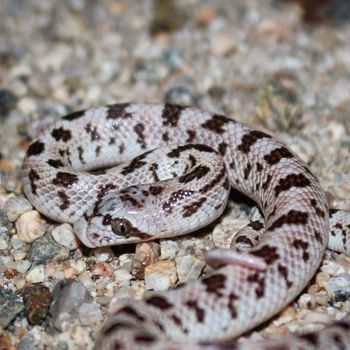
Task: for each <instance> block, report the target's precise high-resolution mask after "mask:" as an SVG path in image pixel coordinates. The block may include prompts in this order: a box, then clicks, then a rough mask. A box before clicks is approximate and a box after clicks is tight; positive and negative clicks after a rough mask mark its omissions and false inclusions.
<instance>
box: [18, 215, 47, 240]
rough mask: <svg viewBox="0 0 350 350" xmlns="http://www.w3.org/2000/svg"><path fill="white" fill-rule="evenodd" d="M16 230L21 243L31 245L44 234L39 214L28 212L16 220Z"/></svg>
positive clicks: (43, 225) (44, 226) (44, 228)
mask: <svg viewBox="0 0 350 350" xmlns="http://www.w3.org/2000/svg"><path fill="white" fill-rule="evenodd" d="M16 230H17V234H18V237H19V238H20V239H21V240H22V241H24V242H26V243H31V242H33V241H34V240H35V239H37V238H38V237H41V236H42V235H43V234H44V233H45V230H46V225H45V224H44V222H43V221H42V220H41V217H40V214H39V212H37V211H36V210H30V211H27V212H26V213H23V214H22V215H21V216H20V217H19V218H18V220H17V221H16Z"/></svg>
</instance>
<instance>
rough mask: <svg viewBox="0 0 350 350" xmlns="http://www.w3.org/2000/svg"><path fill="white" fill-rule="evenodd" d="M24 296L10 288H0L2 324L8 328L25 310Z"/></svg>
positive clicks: (0, 318)
mask: <svg viewBox="0 0 350 350" xmlns="http://www.w3.org/2000/svg"><path fill="white" fill-rule="evenodd" d="M23 309H24V305H23V300H22V297H21V296H19V295H18V294H14V293H13V292H11V291H10V290H7V289H4V288H0V326H1V327H3V328H6V327H7V326H8V325H9V324H10V323H11V322H12V321H13V320H14V318H15V317H16V315H17V314H19V313H20V312H21V311H23Z"/></svg>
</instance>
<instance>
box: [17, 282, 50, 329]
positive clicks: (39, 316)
mask: <svg viewBox="0 0 350 350" xmlns="http://www.w3.org/2000/svg"><path fill="white" fill-rule="evenodd" d="M22 293H23V294H22V295H23V301H24V306H25V313H26V318H27V320H28V322H29V323H30V324H31V325H39V324H42V323H43V322H44V321H45V319H46V317H47V314H48V312H49V308H50V304H51V301H52V295H51V292H50V290H49V288H47V287H46V286H44V285H43V284H30V285H27V286H26V287H25V288H24V289H23V292H22Z"/></svg>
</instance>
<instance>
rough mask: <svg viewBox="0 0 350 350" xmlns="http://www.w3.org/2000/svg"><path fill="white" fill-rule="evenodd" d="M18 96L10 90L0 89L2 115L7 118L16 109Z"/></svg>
mask: <svg viewBox="0 0 350 350" xmlns="http://www.w3.org/2000/svg"><path fill="white" fill-rule="evenodd" d="M16 104H17V96H16V95H15V94H14V93H13V92H12V91H11V90H8V89H0V115H1V116H5V115H7V114H8V113H9V112H11V110H13V109H14V108H15V107H16Z"/></svg>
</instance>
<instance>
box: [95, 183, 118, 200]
mask: <svg viewBox="0 0 350 350" xmlns="http://www.w3.org/2000/svg"><path fill="white" fill-rule="evenodd" d="M116 188H117V186H116V185H115V184H114V183H106V184H102V185H100V186H99V187H98V192H97V197H96V198H97V200H100V199H101V198H103V197H104V196H105V195H106V194H107V193H108V192H109V191H111V190H114V189H116Z"/></svg>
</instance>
